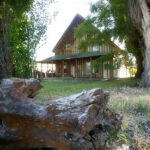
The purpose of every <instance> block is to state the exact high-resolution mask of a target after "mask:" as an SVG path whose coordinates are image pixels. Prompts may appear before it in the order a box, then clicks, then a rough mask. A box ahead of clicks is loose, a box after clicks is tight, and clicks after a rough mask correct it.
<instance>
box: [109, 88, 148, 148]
mask: <svg viewBox="0 0 150 150" xmlns="http://www.w3.org/2000/svg"><path fill="white" fill-rule="evenodd" d="M109 106H110V107H111V108H113V109H114V110H115V111H118V112H119V113H122V114H123V123H122V130H121V131H120V132H119V133H117V134H116V135H114V137H110V139H109V144H110V145H111V148H110V149H116V150H150V89H143V88H130V87H123V88H116V89H114V90H112V91H110V101H109Z"/></svg>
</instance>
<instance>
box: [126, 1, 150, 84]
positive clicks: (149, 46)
mask: <svg viewBox="0 0 150 150" xmlns="http://www.w3.org/2000/svg"><path fill="white" fill-rule="evenodd" d="M128 7H129V13H130V17H131V21H132V23H133V25H134V27H136V29H137V30H138V31H139V32H140V34H141V39H140V40H141V43H143V47H144V48H143V49H142V54H143V57H144V61H143V64H144V74H143V76H142V85H144V86H150V13H149V12H150V0H128Z"/></svg>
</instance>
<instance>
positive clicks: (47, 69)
mask: <svg viewBox="0 0 150 150" xmlns="http://www.w3.org/2000/svg"><path fill="white" fill-rule="evenodd" d="M46 77H48V62H47V71H46Z"/></svg>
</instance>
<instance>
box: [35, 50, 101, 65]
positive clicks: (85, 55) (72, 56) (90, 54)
mask: <svg viewBox="0 0 150 150" xmlns="http://www.w3.org/2000/svg"><path fill="white" fill-rule="evenodd" d="M101 55H104V53H102V52H83V53H76V54H66V55H56V56H52V57H49V58H47V59H44V60H42V61H38V62H39V63H47V62H51V61H60V60H71V59H81V58H88V57H98V56H101Z"/></svg>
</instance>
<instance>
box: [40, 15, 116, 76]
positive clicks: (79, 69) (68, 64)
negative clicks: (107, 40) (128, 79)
mask: <svg viewBox="0 0 150 150" xmlns="http://www.w3.org/2000/svg"><path fill="white" fill-rule="evenodd" d="M83 21H84V18H83V17H82V16H80V15H79V14H77V15H76V16H75V17H74V19H73V20H72V22H71V24H70V25H69V26H68V28H67V29H66V31H65V32H64V34H63V35H62V37H61V38H60V40H59V41H58V42H57V44H56V46H55V47H54V49H53V52H54V53H55V56H52V57H49V58H47V59H45V60H42V61H40V63H47V64H48V63H51V64H55V77H73V78H107V79H109V78H113V77H117V70H109V69H105V67H104V65H105V64H107V63H110V62H104V63H103V66H101V67H100V68H99V69H92V68H91V63H92V62H93V61H95V60H96V59H97V58H98V57H101V56H102V55H105V54H106V53H108V52H110V51H113V50H114V49H118V50H119V47H118V46H116V45H115V44H111V45H102V46H93V47H88V49H87V51H86V52H84V53H83V52H81V51H80V50H79V49H78V44H79V40H78V39H74V28H75V27H77V26H78V25H79V24H80V23H82V22H83Z"/></svg>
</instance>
